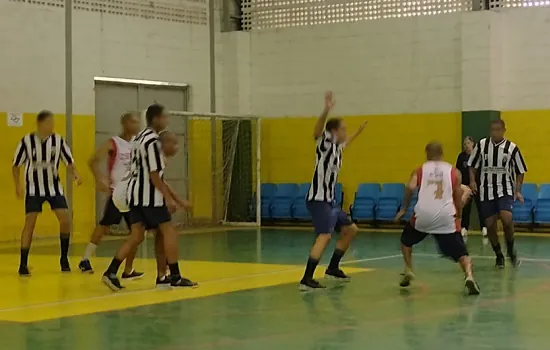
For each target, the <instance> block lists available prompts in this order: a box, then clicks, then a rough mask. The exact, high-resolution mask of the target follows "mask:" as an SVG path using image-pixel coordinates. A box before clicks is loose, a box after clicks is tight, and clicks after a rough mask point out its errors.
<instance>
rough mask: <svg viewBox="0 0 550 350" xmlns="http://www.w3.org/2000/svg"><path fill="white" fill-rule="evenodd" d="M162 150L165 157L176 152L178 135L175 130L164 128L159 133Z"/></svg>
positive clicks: (171, 155)
mask: <svg viewBox="0 0 550 350" xmlns="http://www.w3.org/2000/svg"><path fill="white" fill-rule="evenodd" d="M159 140H160V144H161V145H162V152H163V153H164V155H166V156H167V157H173V156H174V155H175V154H176V153H177V152H178V136H177V135H176V133H175V132H173V131H170V130H164V131H163V132H161V133H160V135H159Z"/></svg>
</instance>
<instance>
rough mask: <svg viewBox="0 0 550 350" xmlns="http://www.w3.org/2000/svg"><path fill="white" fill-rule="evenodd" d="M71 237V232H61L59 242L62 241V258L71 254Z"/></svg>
mask: <svg viewBox="0 0 550 350" xmlns="http://www.w3.org/2000/svg"><path fill="white" fill-rule="evenodd" d="M70 239H71V234H70V233H60V234H59V242H60V243H61V258H62V259H66V258H67V255H68V254H69V241H70Z"/></svg>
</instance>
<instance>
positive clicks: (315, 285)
mask: <svg viewBox="0 0 550 350" xmlns="http://www.w3.org/2000/svg"><path fill="white" fill-rule="evenodd" d="M299 288H300V290H301V291H303V292H306V291H310V290H314V289H324V288H326V287H325V286H323V285H322V284H321V283H319V282H317V281H316V280H314V279H311V280H304V279H302V280H301V281H300V286H299Z"/></svg>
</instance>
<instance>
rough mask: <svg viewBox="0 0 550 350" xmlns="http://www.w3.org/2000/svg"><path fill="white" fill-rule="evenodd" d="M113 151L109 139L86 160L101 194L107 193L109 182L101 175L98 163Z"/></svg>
mask: <svg viewBox="0 0 550 350" xmlns="http://www.w3.org/2000/svg"><path fill="white" fill-rule="evenodd" d="M113 151H114V149H113V142H112V141H111V140H110V139H109V140H107V141H106V142H104V143H103V144H102V145H101V147H99V148H98V149H97V150H96V151H95V152H94V154H93V155H92V156H91V157H90V159H89V160H88V166H89V167H90V169H91V170H92V174H94V178H95V181H96V186H97V188H98V189H99V190H100V191H101V192H107V193H108V192H109V191H110V189H109V180H108V179H107V176H105V174H102V173H101V170H100V169H99V163H100V162H101V161H102V160H103V159H105V158H106V157H107V156H108V155H109V153H111V152H113Z"/></svg>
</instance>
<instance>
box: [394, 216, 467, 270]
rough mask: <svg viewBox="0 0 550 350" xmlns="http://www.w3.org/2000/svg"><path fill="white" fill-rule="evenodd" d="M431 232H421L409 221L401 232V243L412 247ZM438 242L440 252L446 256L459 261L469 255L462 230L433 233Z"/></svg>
mask: <svg viewBox="0 0 550 350" xmlns="http://www.w3.org/2000/svg"><path fill="white" fill-rule="evenodd" d="M428 235H429V233H425V232H420V231H418V230H416V229H415V228H414V227H412V226H411V224H410V223H407V225H406V226H405V228H404V229H403V233H402V234H401V243H402V244H403V245H404V246H405V247H412V246H414V245H416V244H418V243H420V242H422V241H423V240H424V238H426V237H427V236H428ZM432 236H433V238H434V239H435V241H436V242H437V246H438V248H439V252H440V253H441V254H443V255H444V256H446V257H448V258H451V259H453V260H454V261H458V260H459V259H460V258H461V257H463V256H468V255H469V254H468V248H466V243H464V239H463V238H462V234H461V233H460V232H452V233H444V234H432Z"/></svg>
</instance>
